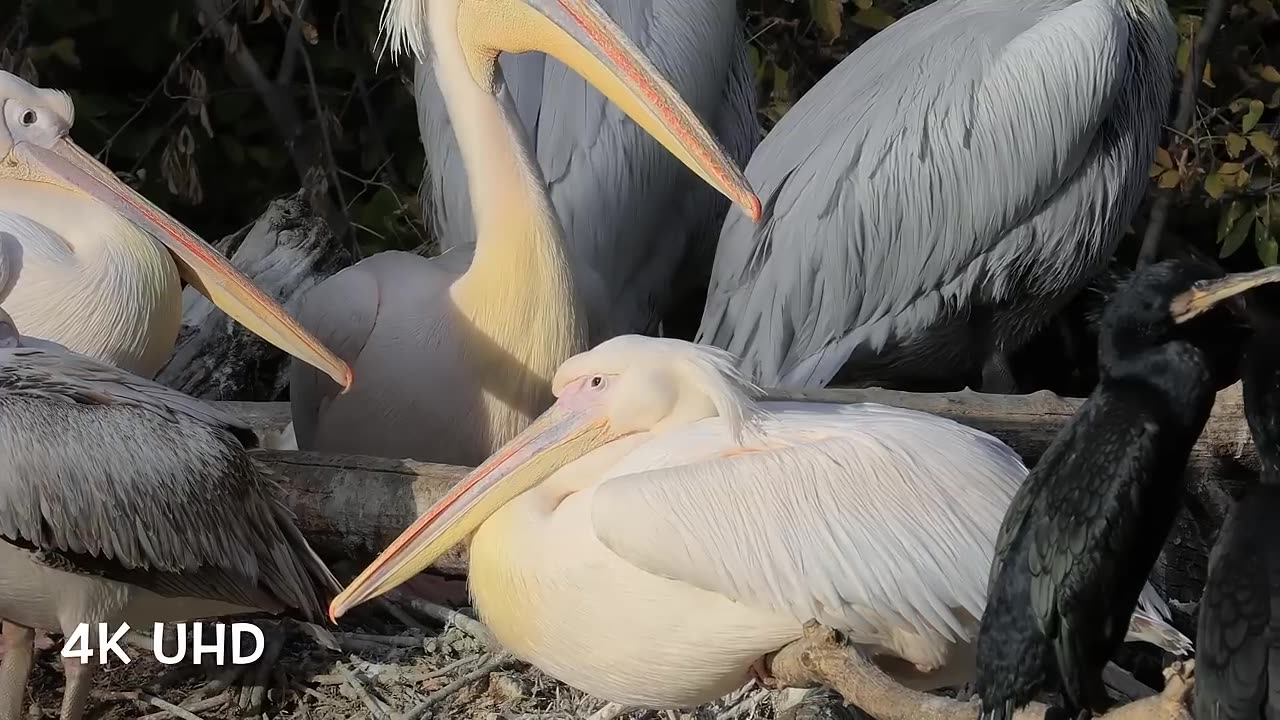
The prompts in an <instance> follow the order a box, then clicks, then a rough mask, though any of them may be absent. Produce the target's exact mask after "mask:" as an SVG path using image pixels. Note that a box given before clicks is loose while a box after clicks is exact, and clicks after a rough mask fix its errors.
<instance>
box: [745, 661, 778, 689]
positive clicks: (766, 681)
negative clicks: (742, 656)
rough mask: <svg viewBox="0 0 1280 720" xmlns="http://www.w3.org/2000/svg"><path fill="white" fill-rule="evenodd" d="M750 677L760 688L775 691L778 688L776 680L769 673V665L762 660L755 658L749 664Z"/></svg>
mask: <svg viewBox="0 0 1280 720" xmlns="http://www.w3.org/2000/svg"><path fill="white" fill-rule="evenodd" d="M751 677H753V678H755V679H756V682H757V683H759V684H760V687H762V688H768V689H770V690H776V689H777V688H778V680H777V678H775V677H774V676H773V673H771V672H769V664H768V663H767V662H765V659H764V658H757V659H756V661H755V662H753V663H751Z"/></svg>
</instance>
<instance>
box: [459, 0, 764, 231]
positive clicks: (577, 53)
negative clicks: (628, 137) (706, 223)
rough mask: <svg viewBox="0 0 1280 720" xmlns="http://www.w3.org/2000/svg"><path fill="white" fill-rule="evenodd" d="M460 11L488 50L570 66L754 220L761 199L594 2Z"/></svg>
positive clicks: (520, 2)
mask: <svg viewBox="0 0 1280 720" xmlns="http://www.w3.org/2000/svg"><path fill="white" fill-rule="evenodd" d="M508 3H509V8H508V7H502V9H501V10H497V9H494V7H495V5H497V6H506V5H507V4H508ZM522 6H523V7H522ZM530 8H532V10H533V11H534V12H529V9H530ZM463 11H464V12H465V11H471V12H483V13H485V15H484V16H483V17H476V19H475V21H474V23H475V24H476V25H479V24H480V23H485V24H486V26H485V28H484V31H483V36H484V40H483V42H485V44H488V45H490V46H491V47H493V48H494V49H496V50H498V51H501V52H513V53H523V52H542V53H546V54H548V55H551V56H552V57H554V58H556V59H557V60H559V61H560V62H563V63H564V64H565V65H567V66H569V68H571V69H572V70H573V71H574V72H576V73H578V74H579V75H581V76H582V77H583V78H584V79H585V80H587V82H589V83H591V84H592V85H593V86H595V87H596V89H598V90H599V91H600V92H601V93H603V94H604V95H605V96H606V97H608V98H609V99H610V100H611V101H612V102H613V103H614V104H616V105H617V106H618V107H620V108H622V110H623V111H624V112H626V114H627V115H629V116H630V117H631V119H632V120H634V121H635V122H636V124H638V125H639V126H640V127H642V128H644V130H645V132H647V133H649V134H650V135H652V136H653V137H654V138H655V139H656V140H658V142H660V143H662V145H663V146H664V147H666V148H667V150H669V151H670V152H671V153H672V154H673V155H675V156H676V157H678V158H680V161H681V162H683V163H684V164H685V165H687V166H688V167H689V168H690V169H691V170H693V171H694V172H695V173H697V174H698V175H699V176H700V177H701V178H702V179H703V180H704V181H706V182H707V183H708V184H710V185H711V186H712V187H714V188H716V189H717V190H719V191H720V192H721V193H722V194H723V195H724V196H725V197H727V198H729V199H730V200H732V201H733V202H734V203H736V204H737V205H739V206H740V207H741V208H742V209H743V210H744V211H745V212H746V213H747V215H748V216H750V217H751V219H752V221H753V222H754V221H758V220H759V219H760V199H759V198H758V197H756V194H755V192H754V191H752V189H751V186H750V184H748V183H747V179H746V177H745V176H744V175H743V174H742V170H741V169H740V168H739V167H738V166H737V165H736V164H735V163H734V162H733V160H731V159H730V158H729V155H728V153H727V152H726V151H725V149H724V148H723V147H722V146H721V145H720V143H718V142H716V140H715V138H714V137H713V136H712V134H711V132H710V131H709V130H708V129H707V128H706V127H705V126H704V124H703V123H702V121H701V120H699V118H698V116H697V114H696V113H694V111H693V110H692V109H691V108H690V107H689V106H688V104H687V103H685V101H684V100H683V99H682V98H681V97H680V95H679V93H677V92H676V90H675V88H673V87H672V86H671V83H669V82H667V80H666V79H665V78H664V77H663V76H662V74H661V73H660V72H658V69H657V68H655V67H654V66H653V63H652V62H650V61H649V59H648V58H646V57H645V56H644V55H643V54H642V53H641V52H640V50H638V49H637V48H636V46H635V45H634V44H633V43H632V42H631V41H630V40H629V39H628V38H627V36H626V34H625V33H623V31H622V29H621V28H619V27H618V26H617V24H616V23H614V22H613V20H612V19H610V18H609V15H608V13H606V12H605V11H604V9H603V8H601V7H600V5H599V3H597V2H596V0H507V2H506V3H493V2H485V3H478V2H472V3H471V4H470V6H469V7H467V6H464V9H463ZM465 22H466V18H465V17H464V18H460V22H459V25H460V26H462V25H463V24H464V23H465ZM476 41H477V42H479V41H480V38H478V37H477V38H476Z"/></svg>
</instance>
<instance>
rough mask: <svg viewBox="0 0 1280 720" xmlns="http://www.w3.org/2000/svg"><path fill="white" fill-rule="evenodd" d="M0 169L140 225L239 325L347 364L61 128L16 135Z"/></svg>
mask: <svg viewBox="0 0 1280 720" xmlns="http://www.w3.org/2000/svg"><path fill="white" fill-rule="evenodd" d="M0 175H5V176H10V177H15V178H17V179H21V180H29V181H34V182H46V183H49V184H52V185H56V186H58V187H61V188H64V189H66V190H70V191H72V192H77V193H81V194H84V195H88V196H90V197H92V198H94V199H95V200H97V201H98V202H100V203H102V204H104V205H106V206H108V207H110V208H111V209H112V210H114V211H115V212H117V213H119V214H120V215H121V216H122V217H125V218H127V219H128V220H129V221H130V222H132V223H133V224H135V225H137V226H138V227H141V228H143V229H144V230H146V231H147V232H148V233H150V234H151V236H152V237H154V238H156V239H157V240H158V241H160V243H162V244H163V245H164V246H165V247H166V248H168V250H169V252H170V254H171V255H172V256H173V258H174V261H175V262H176V264H177V266H178V271H179V272H180V273H181V274H182V277H183V278H185V279H186V281H187V282H188V283H190V284H191V285H192V286H194V287H195V288H196V289H198V290H199V291H200V292H202V293H204V295H205V297H208V298H209V299H210V300H211V301H213V303H214V304H215V305H217V306H218V307H220V308H222V309H223V310H224V311H225V312H226V313H227V314H228V315H230V316H231V317H232V318H234V319H235V320H236V321H237V322H239V323H240V324H241V325H244V326H245V327H247V328H249V329H250V330H252V331H253V332H254V333H256V334H257V335H259V336H260V337H262V338H263V339H265V340H266V341H267V342H270V343H271V344H272V345H275V346H276V347H278V348H280V349H281V350H284V351H285V352H287V353H289V354H290V355H292V356H294V357H296V358H298V359H300V360H302V361H303V362H306V363H308V364H310V365H312V366H314V367H315V368H317V369H319V370H320V371H322V372H324V373H325V374H326V375H328V376H329V377H331V378H333V380H334V382H336V383H338V385H339V386H341V387H342V388H344V389H345V388H347V387H348V386H350V384H351V379H352V375H351V368H350V367H348V366H347V364H346V363H345V362H343V361H342V360H340V359H339V358H338V357H337V356H336V355H334V354H333V353H332V352H330V351H329V350H328V348H326V347H325V346H324V345H322V344H320V341H319V340H318V339H316V338H315V337H314V336H313V335H312V334H311V333H309V332H307V331H306V330H304V329H303V328H302V326H300V325H299V324H298V323H297V321H296V320H294V319H293V318H292V317H290V316H289V314H288V313H286V312H285V310H284V308H282V307H280V304H279V303H277V302H276V301H275V300H272V299H271V298H270V297H267V295H266V294H264V293H263V292H262V291H261V290H259V289H258V288H257V287H256V286H255V285H254V284H253V282H252V281H251V280H249V278H247V277H245V276H244V274H243V273H241V272H240V271H239V270H237V269H236V268H235V266H234V265H232V264H231V263H230V262H228V261H227V259H226V258H224V257H223V256H222V254H221V253H219V252H218V251H217V250H215V249H214V248H213V247H211V246H210V245H209V244H208V243H206V242H205V241H204V240H201V239H200V238H199V237H198V236H197V235H196V234H195V233H193V232H192V231H191V230H189V229H188V228H187V227H186V226H185V225H183V224H182V223H180V222H178V221H177V220H176V219H174V218H173V217H172V216H170V215H169V214H168V213H166V212H165V211H163V210H161V209H160V208H158V207H156V206H155V205H153V204H152V203H151V202H149V201H148V200H147V199H146V198H144V197H142V196H141V195H139V194H138V193H136V192H134V191H133V189H132V188H130V187H129V186H128V185H125V184H124V183H123V182H121V181H120V180H119V179H118V178H117V177H116V176H115V174H114V173H112V172H111V170H109V169H108V168H107V167H106V166H105V165H102V164H101V163H99V162H98V161H97V160H95V159H94V158H93V157H92V156H91V155H89V154H88V153H86V152H85V151H84V150H82V149H80V147H79V146H78V145H76V144H75V143H74V142H72V141H71V139H70V138H68V137H66V136H65V135H63V136H62V137H59V138H57V139H55V140H53V141H52V142H51V143H49V144H48V147H45V146H44V145H43V144H36V143H34V142H27V141H23V140H19V141H18V142H16V143H15V144H14V145H13V146H12V150H11V151H10V152H9V154H8V155H7V156H6V157H5V158H3V161H2V162H0Z"/></svg>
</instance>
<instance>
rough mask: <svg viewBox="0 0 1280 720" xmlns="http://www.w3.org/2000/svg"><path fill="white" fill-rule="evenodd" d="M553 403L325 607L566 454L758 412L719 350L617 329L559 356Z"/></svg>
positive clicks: (438, 551)
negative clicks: (605, 337) (613, 335)
mask: <svg viewBox="0 0 1280 720" xmlns="http://www.w3.org/2000/svg"><path fill="white" fill-rule="evenodd" d="M553 389H554V392H555V395H556V398H557V399H556V402H555V404H554V405H552V406H551V408H550V409H548V410H547V411H546V412H545V413H543V414H542V415H541V416H539V417H538V419H536V420H534V421H533V423H532V424H531V425H530V426H529V427H528V428H527V429H526V430H525V431H524V432H522V433H520V434H519V435H517V436H516V437H515V438H512V440H511V441H510V442H508V443H507V444H506V445H504V446H502V448H500V449H499V450H498V451H497V452H496V453H494V454H493V456H492V457H490V458H489V459H488V460H486V461H485V462H483V463H481V464H480V466H479V467H477V468H476V469H475V470H473V471H472V472H471V473H470V474H468V475H467V477H466V478H464V479H463V480H462V481H461V482H459V483H458V484H457V486H455V487H454V488H453V490H452V491H450V492H449V494H448V495H447V496H446V497H445V498H444V499H442V500H441V501H440V502H438V503H436V505H435V507H433V508H431V510H429V511H427V513H426V514H425V515H423V516H422V517H421V518H419V519H418V521H417V522H415V523H414V524H413V525H412V526H410V527H409V529H407V530H405V531H404V533H402V534H401V535H400V537H399V538H397V539H396V541H395V542H394V543H392V544H391V546H390V547H388V548H387V549H386V550H384V551H383V553H382V554H381V555H379V556H378V559H377V560H374V562H373V563H372V564H371V565H370V566H369V567H368V568H366V569H365V571H364V572H363V573H361V574H360V577H358V578H356V579H355V581H354V582H352V583H351V585H349V586H348V587H347V589H346V590H344V591H343V592H342V593H341V594H339V595H338V596H337V597H336V598H334V600H333V603H332V604H330V606H329V614H330V616H331V617H332V618H333V619H335V620H336V619H337V618H338V616H340V615H342V614H343V613H344V612H346V611H347V610H348V609H350V608H351V607H353V606H355V605H358V604H360V603H362V602H366V601H368V600H371V599H373V598H375V597H377V596H379V595H382V594H383V593H386V592H388V591H390V590H391V589H393V588H394V587H396V586H397V585H399V584H401V583H403V582H404V581H406V580H408V579H409V578H411V577H413V576H414V575H416V574H418V573H419V572H422V571H423V570H424V569H426V568H427V566H429V565H430V564H431V563H432V562H435V560H436V559H437V558H439V557H440V556H441V555H443V554H444V553H445V552H447V551H448V550H449V548H451V547H453V546H454V545H456V544H457V543H458V542H460V541H462V540H463V539H464V538H466V537H467V536H468V535H470V534H471V533H472V532H473V531H475V529H476V528H478V527H480V524H481V523H483V522H484V521H485V520H486V519H487V518H488V517H489V516H490V515H491V514H493V512H494V511H496V510H497V509H498V508H500V507H502V506H503V505H505V504H506V503H507V502H509V501H511V500H512V499H513V498H515V497H516V496H517V495H519V494H520V493H523V492H524V491H526V490H528V489H529V488H532V487H533V486H535V485H537V484H538V483H540V482H542V481H543V480H545V479H547V478H548V477H550V476H551V474H552V473H554V472H555V471H557V470H559V469H560V468H562V467H564V466H565V465H567V464H568V463H570V462H572V461H573V460H576V459H577V458H580V457H582V456H583V455H585V454H587V453H589V452H591V451H592V450H594V449H596V448H598V447H600V446H602V445H604V444H606V443H609V442H612V441H614V440H617V439H619V438H622V437H626V436H628V435H635V434H637V433H644V432H662V431H665V430H670V429H673V428H678V427H679V426H681V425H687V424H688V423H691V422H695V421H697V420H701V419H703V418H708V417H716V416H719V417H721V418H724V419H725V420H726V421H727V422H728V424H729V426H730V430H731V431H732V432H734V433H741V432H743V431H744V430H746V429H748V428H749V427H750V426H751V425H752V424H754V423H755V422H756V420H757V419H758V414H759V409H758V406H757V405H756V402H755V399H754V397H755V396H756V395H758V394H759V389H758V388H756V387H755V386H754V385H752V384H751V383H750V382H749V381H748V380H747V379H746V378H745V377H744V376H743V375H742V374H741V373H740V372H739V371H738V369H737V362H736V359H735V358H734V357H733V356H732V355H730V354H729V353H727V352H725V351H723V350H719V349H717V348H713V347H708V346H705V345H694V344H692V343H688V342H683V341H680V340H666V339H659V338H650V337H640V336H638V335H625V336H622V337H616V338H613V339H612V340H609V341H607V342H604V343H601V344H600V345H598V346H597V347H596V348H595V349H593V350H589V351H587V352H585V353H581V354H579V355H575V356H573V357H571V358H569V359H568V360H566V361H565V362H564V364H563V365H561V366H560V369H559V370H558V371H557V372H556V376H555V379H554V381H553Z"/></svg>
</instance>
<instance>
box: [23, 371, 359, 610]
mask: <svg viewBox="0 0 1280 720" xmlns="http://www.w3.org/2000/svg"><path fill="white" fill-rule="evenodd" d="M237 431H239V432H240V433H242V434H248V435H249V436H250V437H252V431H250V430H248V429H247V428H246V427H245V426H244V425H243V424H242V423H240V422H239V421H238V420H235V419H234V418H230V417H228V416H226V415H224V414H223V413H220V412H219V411H217V410H214V409H213V408H211V407H209V406H208V405H206V404H204V403H202V402H200V401H199V400H196V399H194V398H190V397H187V396H185V395H182V394H181V393H178V392H176V391H174V390H170V389H168V388H165V387H163V386H160V385H158V384H156V383H153V382H151V381H149V380H144V379H142V378H139V377H137V376H134V375H130V374H129V373H127V372H124V371H122V370H119V369H116V368H114V367H112V366H110V365H106V364H104V363H100V362H97V361H95V360H92V359H90V358H86V357H83V356H79V355H75V354H72V353H58V352H49V351H45V350H39V349H28V348H19V349H7V350H0V448H3V449H4V451H3V452H0V540H3V541H5V542H8V543H10V544H13V545H16V546H18V547H22V548H26V549H28V550H31V551H33V552H35V553H37V555H38V557H39V560H40V561H41V562H43V563H45V564H47V565H50V566H53V567H57V568H59V569H63V570H68V571H71V572H79V573H86V574H95V575H102V576H104V577H107V578H111V579H113V580H118V581H121V582H128V583H132V584H135V585H139V586H142V587H146V588H148V589H150V590H153V591H155V592H158V593H160V594H163V595H170V596H179V597H202V598H208V599H213V600H221V601H223V602H228V603H233V604H237V605H242V606H246V607H255V608H261V609H264V610H272V611H280V610H284V609H286V608H287V607H296V608H300V609H303V611H304V613H305V614H307V615H309V616H311V617H314V618H316V619H319V618H320V617H323V613H324V602H325V598H321V597H318V593H317V590H316V588H317V587H330V588H332V589H334V590H336V589H337V585H336V581H335V580H334V579H333V577H332V575H330V574H329V572H328V570H327V569H325V568H324V565H323V563H322V562H321V561H320V559H319V558H318V557H316V556H315V554H314V553H313V552H312V551H311V549H310V548H309V547H308V546H307V545H306V542H305V540H303V539H302V536H301V534H300V533H299V532H298V531H297V529H296V527H294V525H293V524H292V517H291V516H290V514H289V511H288V509H287V508H285V507H284V506H283V505H282V504H281V502H280V500H279V499H278V496H277V494H276V490H277V488H276V485H275V482H274V480H273V478H272V477H271V475H270V474H269V473H267V472H266V471H265V469H264V468H262V467H260V466H258V465H257V464H256V463H254V462H253V461H252V460H251V459H250V457H249V455H248V453H247V452H245V447H244V445H243V443H242V441H241V440H240V439H238V438H237V436H236V434H235V433H236V432H237Z"/></svg>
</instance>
